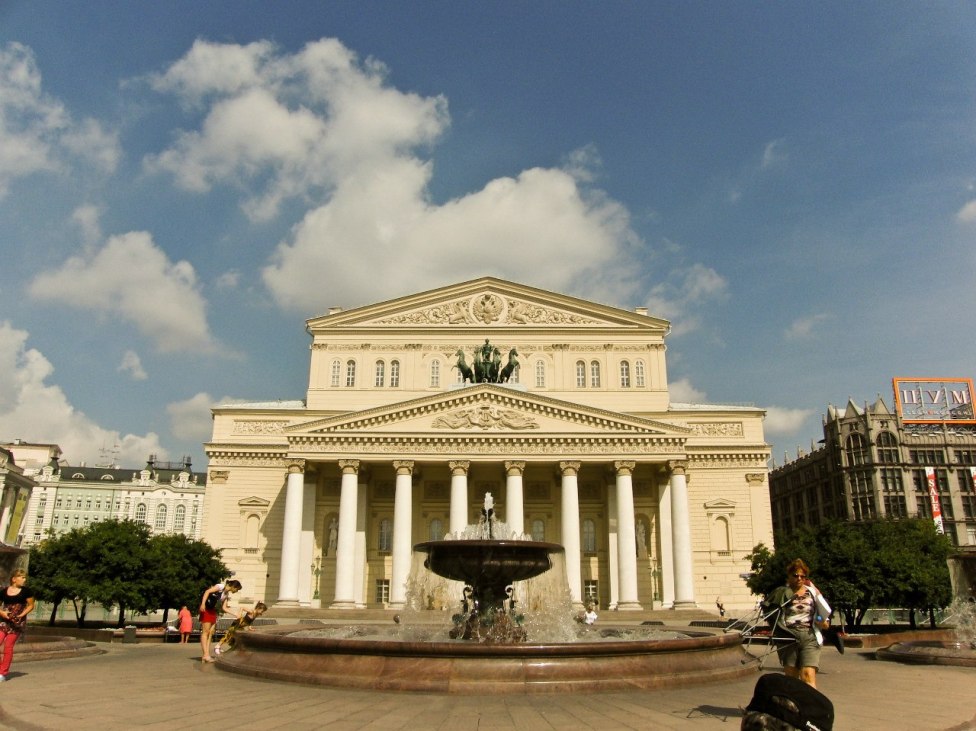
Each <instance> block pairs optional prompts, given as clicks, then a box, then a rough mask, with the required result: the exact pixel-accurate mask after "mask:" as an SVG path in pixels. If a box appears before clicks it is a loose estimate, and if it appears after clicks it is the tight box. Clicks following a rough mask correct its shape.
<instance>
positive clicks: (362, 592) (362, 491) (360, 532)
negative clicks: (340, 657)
mask: <svg viewBox="0 0 976 731" xmlns="http://www.w3.org/2000/svg"><path fill="white" fill-rule="evenodd" d="M368 485H369V476H368V475H367V473H366V470H365V469H360V470H359V490H358V492H357V498H358V504H357V506H356V549H355V554H356V558H355V561H354V565H355V572H356V573H355V575H354V576H353V596H354V597H355V601H356V609H365V608H366V518H367V515H366V493H367V486H368Z"/></svg>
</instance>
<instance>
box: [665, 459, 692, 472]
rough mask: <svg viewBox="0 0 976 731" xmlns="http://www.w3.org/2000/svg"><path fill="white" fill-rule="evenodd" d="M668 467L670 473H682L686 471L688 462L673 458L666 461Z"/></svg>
mask: <svg viewBox="0 0 976 731" xmlns="http://www.w3.org/2000/svg"><path fill="white" fill-rule="evenodd" d="M668 469H669V470H671V474H672V475H684V474H686V473H687V471H688V463H687V462H684V461H679V460H673V461H671V462H668Z"/></svg>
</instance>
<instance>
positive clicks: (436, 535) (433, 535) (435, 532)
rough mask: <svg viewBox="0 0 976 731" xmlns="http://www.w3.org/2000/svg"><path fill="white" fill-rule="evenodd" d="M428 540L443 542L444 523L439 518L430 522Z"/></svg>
mask: <svg viewBox="0 0 976 731" xmlns="http://www.w3.org/2000/svg"><path fill="white" fill-rule="evenodd" d="M429 536H430V537H429V539H428V540H431V541H442V540H444V522H443V521H442V520H441V519H440V518H434V519H433V520H432V521H430V533H429Z"/></svg>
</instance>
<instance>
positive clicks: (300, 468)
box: [288, 459, 305, 475]
mask: <svg viewBox="0 0 976 731" xmlns="http://www.w3.org/2000/svg"><path fill="white" fill-rule="evenodd" d="M304 471H305V460H304V459H290V460H288V474H290V475H291V474H295V473H298V472H304Z"/></svg>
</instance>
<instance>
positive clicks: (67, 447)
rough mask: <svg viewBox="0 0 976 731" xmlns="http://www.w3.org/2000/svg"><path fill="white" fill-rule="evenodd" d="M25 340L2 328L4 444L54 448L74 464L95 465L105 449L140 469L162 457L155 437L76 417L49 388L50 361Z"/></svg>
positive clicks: (9, 328)
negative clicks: (16, 442)
mask: <svg viewBox="0 0 976 731" xmlns="http://www.w3.org/2000/svg"><path fill="white" fill-rule="evenodd" d="M28 337H29V334H28V333H27V332H26V331H24V330H17V329H15V328H14V327H12V326H11V324H10V323H9V322H0V373H3V374H4V377H3V378H2V379H0V434H3V435H4V438H6V439H23V440H25V441H29V442H39V443H43V444H57V445H59V446H60V447H61V450H62V451H63V452H64V456H65V458H66V459H68V460H69V461H71V462H72V463H73V464H78V463H79V462H82V461H89V462H94V461H95V459H96V458H97V457H98V456H99V454H100V452H101V451H102V450H103V449H105V448H112V447H114V446H115V445H117V446H118V457H119V458H120V459H121V460H122V461H123V462H128V463H129V464H140V463H142V462H143V461H145V459H146V457H147V456H148V455H150V454H157V455H159V456H160V457H165V456H166V450H165V449H163V448H162V446H161V445H160V442H159V437H158V436H157V435H156V434H155V433H153V432H149V433H148V434H145V435H137V434H125V435H122V434H120V433H119V432H118V431H113V430H111V429H106V428H104V427H101V426H99V425H98V424H96V423H95V422H93V421H92V420H91V419H89V418H88V417H87V416H85V414H83V413H82V412H80V411H77V410H76V409H75V408H74V407H73V406H72V405H71V403H70V402H69V401H68V399H67V396H66V395H65V393H64V392H63V391H62V390H61V388H60V387H59V386H56V385H53V384H51V383H48V382H47V381H48V380H49V378H50V377H51V376H52V375H53V374H54V368H53V366H52V365H51V363H50V361H48V359H47V358H45V357H44V355H43V354H42V353H40V352H39V351H38V350H36V349H34V348H28V347H27V339H28Z"/></svg>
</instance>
